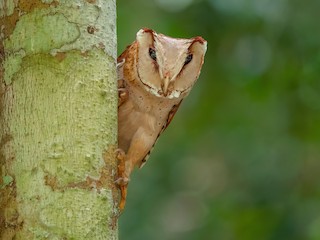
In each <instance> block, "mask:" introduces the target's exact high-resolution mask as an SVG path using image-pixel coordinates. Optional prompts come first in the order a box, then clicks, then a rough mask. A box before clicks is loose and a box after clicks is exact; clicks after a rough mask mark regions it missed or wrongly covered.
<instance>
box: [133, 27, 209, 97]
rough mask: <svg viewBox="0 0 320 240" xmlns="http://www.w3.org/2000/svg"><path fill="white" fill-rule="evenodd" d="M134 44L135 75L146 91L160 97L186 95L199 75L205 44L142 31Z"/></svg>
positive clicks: (147, 30)
mask: <svg viewBox="0 0 320 240" xmlns="http://www.w3.org/2000/svg"><path fill="white" fill-rule="evenodd" d="M136 43H137V51H138V52H137V59H136V61H137V75H138V79H139V80H140V81H141V83H142V84H143V86H144V88H145V90H146V91H149V92H150V93H152V94H153V95H155V96H157V97H163V98H170V99H171V98H179V97H182V96H186V95H187V94H188V93H189V91H190V90H191V88H192V86H193V85H194V83H195V82H196V80H197V79H198V76H199V74H200V70H201V67H202V64H203V61H204V55H205V53H206V50H207V41H205V40H204V39H203V38H202V37H194V38H190V39H179V38H171V37H168V36H165V35H163V34H158V33H156V32H154V31H153V30H151V29H146V28H145V29H141V30H140V31H139V32H138V33H137V38H136Z"/></svg>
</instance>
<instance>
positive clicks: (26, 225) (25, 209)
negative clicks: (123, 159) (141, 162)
mask: <svg viewBox="0 0 320 240" xmlns="http://www.w3.org/2000/svg"><path fill="white" fill-rule="evenodd" d="M45 2H46V3H49V2H48V1H45ZM10 11H11V10H10ZM12 11H14V10H12ZM107 13H108V14H109V15H108V14H107ZM88 26H91V27H93V28H92V29H94V31H88ZM115 35H116V33H115V2H114V1H111V0H110V1H96V2H95V3H89V2H88V1H80V0H79V1H63V0H61V1H59V4H58V5H57V6H56V7H52V6H51V7H48V8H38V9H37V8H35V9H33V11H31V12H30V13H26V14H24V15H23V16H21V17H20V19H19V21H18V22H17V24H16V26H15V27H14V28H13V31H12V33H11V35H10V36H8V37H7V38H6V39H5V40H4V51H5V56H6V58H5V61H4V65H3V67H4V69H5V71H4V78H3V79H2V84H5V85H7V87H6V91H5V93H4V95H3V99H4V104H5V108H4V111H3V112H4V113H5V114H3V119H2V120H1V122H3V123H4V125H5V126H6V127H5V128H1V129H0V134H1V136H2V137H3V136H6V135H10V136H11V138H10V141H9V142H8V143H6V144H4V145H3V146H1V147H2V153H1V154H2V155H3V158H4V160H5V164H4V167H3V169H4V170H3V171H2V176H1V179H2V185H1V186H0V187H3V188H6V189H8V188H14V191H15V195H14V196H15V201H16V204H7V208H6V209H5V210H4V212H3V213H2V214H3V216H4V217H5V218H6V220H5V221H7V223H8V221H9V219H10V221H12V222H11V223H10V224H11V225H10V226H11V227H8V229H1V226H0V230H1V231H4V232H6V233H4V235H3V236H9V235H10V234H11V235H10V236H15V237H16V238H15V239H44V238H46V239H117V232H116V229H111V228H110V227H109V224H111V217H112V216H113V212H114V209H113V207H114V206H113V196H112V189H110V187H112V186H113V176H112V175H108V173H109V172H112V171H111V170H110V169H107V170H106V166H108V167H110V166H112V165H113V166H115V163H114V161H115V160H114V159H113V158H110V159H105V158H104V156H105V152H107V151H109V152H110V151H113V150H112V149H114V148H115V147H116V141H117V136H116V134H117V90H116V67H115V57H116V50H115V49H116V41H115V40H116V39H115ZM111 155H112V154H109V155H108V156H109V157H110V156H111ZM109 170H110V171H109ZM101 179H103V180H101ZM9 180H10V181H9ZM4 225H5V224H4ZM7 225H8V224H7ZM8 226H9V225H8ZM110 231H111V233H110ZM8 232H13V233H10V234H8ZM12 234H13V235H12ZM0 235H1V234H0Z"/></svg>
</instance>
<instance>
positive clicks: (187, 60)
mask: <svg viewBox="0 0 320 240" xmlns="http://www.w3.org/2000/svg"><path fill="white" fill-rule="evenodd" d="M192 57H193V55H192V54H189V55H188V56H187V57H186V60H185V61H184V65H187V64H188V63H189V62H191V60H192Z"/></svg>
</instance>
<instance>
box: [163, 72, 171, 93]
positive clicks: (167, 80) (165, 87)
mask: <svg viewBox="0 0 320 240" xmlns="http://www.w3.org/2000/svg"><path fill="white" fill-rule="evenodd" d="M169 83H170V77H169V74H167V75H166V76H165V78H164V79H163V84H162V91H163V94H164V96H167V93H168V86H169Z"/></svg>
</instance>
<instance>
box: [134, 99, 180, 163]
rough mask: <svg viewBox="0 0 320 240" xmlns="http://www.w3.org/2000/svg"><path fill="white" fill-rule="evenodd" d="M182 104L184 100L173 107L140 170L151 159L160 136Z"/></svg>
mask: <svg viewBox="0 0 320 240" xmlns="http://www.w3.org/2000/svg"><path fill="white" fill-rule="evenodd" d="M181 102H182V100H181V101H180V102H179V103H178V104H176V105H174V106H173V107H172V109H171V110H170V112H169V114H168V118H167V122H166V124H165V125H164V126H163V127H162V129H161V131H160V133H159V134H158V137H157V139H156V141H155V142H154V144H153V146H152V148H151V149H150V151H149V152H148V153H147V154H146V156H144V158H143V159H142V161H141V164H140V166H139V168H142V167H143V165H144V164H145V163H146V162H147V160H148V158H149V156H150V153H151V152H152V150H153V148H154V145H155V144H156V142H157V141H158V138H159V136H160V135H161V133H163V131H164V130H166V129H167V127H168V126H169V124H170V123H171V121H172V119H173V117H174V115H175V114H176V112H177V111H178V109H179V107H180V105H181Z"/></svg>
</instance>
